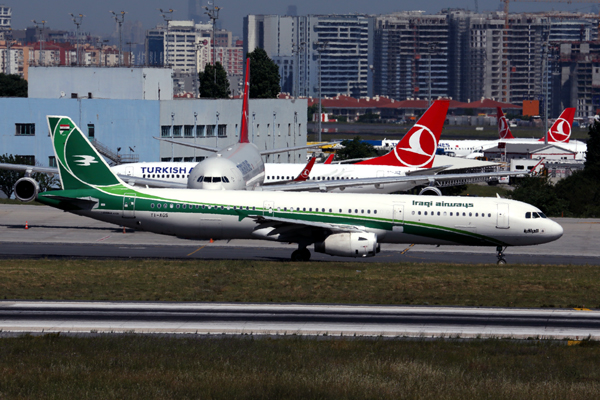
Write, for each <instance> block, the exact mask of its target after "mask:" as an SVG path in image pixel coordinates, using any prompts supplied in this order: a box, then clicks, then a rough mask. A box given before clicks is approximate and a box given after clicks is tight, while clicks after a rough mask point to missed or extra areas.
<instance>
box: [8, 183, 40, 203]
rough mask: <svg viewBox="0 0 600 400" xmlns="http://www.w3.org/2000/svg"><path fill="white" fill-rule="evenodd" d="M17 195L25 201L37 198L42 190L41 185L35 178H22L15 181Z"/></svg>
mask: <svg viewBox="0 0 600 400" xmlns="http://www.w3.org/2000/svg"><path fill="white" fill-rule="evenodd" d="M14 190H15V197H16V198H17V199H18V200H21V201H23V202H25V203H27V202H30V201H32V200H35V198H36V197H37V194H38V193H39V192H40V185H38V183H37V182H36V181H35V179H33V178H29V177H27V178H21V179H19V180H18V181H17V183H15V187H14Z"/></svg>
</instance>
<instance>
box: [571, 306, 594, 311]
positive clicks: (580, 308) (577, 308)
mask: <svg viewBox="0 0 600 400" xmlns="http://www.w3.org/2000/svg"><path fill="white" fill-rule="evenodd" d="M573 310H575V311H592V310H590V309H589V308H583V307H575V308H574V309H573Z"/></svg>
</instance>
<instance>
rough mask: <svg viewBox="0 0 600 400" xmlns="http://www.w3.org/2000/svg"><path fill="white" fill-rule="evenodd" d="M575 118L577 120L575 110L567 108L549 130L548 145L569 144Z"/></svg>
mask: <svg viewBox="0 0 600 400" xmlns="http://www.w3.org/2000/svg"><path fill="white" fill-rule="evenodd" d="M573 118H575V108H565V110H564V111H563V112H562V114H560V117H558V118H557V119H556V121H554V124H552V127H551V128H550V129H549V130H548V133H547V134H548V143H569V139H570V138H571V127H572V126H573ZM544 139H545V138H541V139H540V142H543V141H544Z"/></svg>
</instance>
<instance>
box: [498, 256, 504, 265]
mask: <svg viewBox="0 0 600 400" xmlns="http://www.w3.org/2000/svg"><path fill="white" fill-rule="evenodd" d="M504 264H506V260H505V259H504V258H501V259H499V260H498V265H504Z"/></svg>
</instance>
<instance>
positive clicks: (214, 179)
mask: <svg viewBox="0 0 600 400" xmlns="http://www.w3.org/2000/svg"><path fill="white" fill-rule="evenodd" d="M212 181H213V183H219V182H221V177H220V176H213V180H212Z"/></svg>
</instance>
